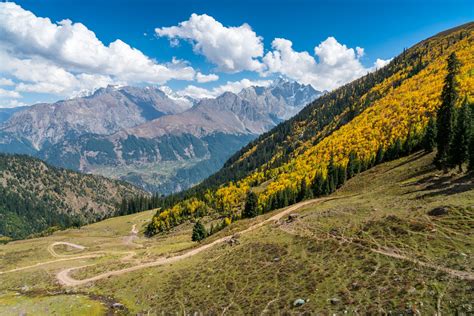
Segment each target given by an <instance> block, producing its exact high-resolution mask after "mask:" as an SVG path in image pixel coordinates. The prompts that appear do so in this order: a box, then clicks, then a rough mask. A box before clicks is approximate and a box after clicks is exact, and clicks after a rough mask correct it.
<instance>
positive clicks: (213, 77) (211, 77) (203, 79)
mask: <svg viewBox="0 0 474 316" xmlns="http://www.w3.org/2000/svg"><path fill="white" fill-rule="evenodd" d="M217 80H219V76H218V75H216V74H209V75H205V74H202V73H200V72H198V73H197V74H196V81H197V82H200V83H205V82H212V81H217Z"/></svg>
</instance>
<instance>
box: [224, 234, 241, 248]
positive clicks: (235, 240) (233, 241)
mask: <svg viewBox="0 0 474 316" xmlns="http://www.w3.org/2000/svg"><path fill="white" fill-rule="evenodd" d="M238 238H239V235H238V234H235V235H233V236H232V237H230V238H229V240H228V241H227V243H228V244H229V245H231V246H233V245H238V244H240V242H239V239H238Z"/></svg>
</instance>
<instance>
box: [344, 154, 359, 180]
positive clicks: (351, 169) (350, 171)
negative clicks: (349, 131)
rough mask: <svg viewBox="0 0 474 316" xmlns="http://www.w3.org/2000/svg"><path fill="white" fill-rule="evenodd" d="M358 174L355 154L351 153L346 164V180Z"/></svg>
mask: <svg viewBox="0 0 474 316" xmlns="http://www.w3.org/2000/svg"><path fill="white" fill-rule="evenodd" d="M358 172H359V166H358V161H357V156H356V153H355V152H353V151H351V152H350V153H349V161H348V163H347V179H350V178H352V177H353V176H354V175H355V174H356V173H358Z"/></svg>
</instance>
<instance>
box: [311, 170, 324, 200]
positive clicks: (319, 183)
mask: <svg viewBox="0 0 474 316" xmlns="http://www.w3.org/2000/svg"><path fill="white" fill-rule="evenodd" d="M323 185H324V179H323V176H322V175H321V174H319V173H316V175H315V176H314V180H313V183H312V185H311V189H312V190H313V196H315V197H318V196H321V195H323Z"/></svg>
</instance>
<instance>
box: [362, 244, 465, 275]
mask: <svg viewBox="0 0 474 316" xmlns="http://www.w3.org/2000/svg"><path fill="white" fill-rule="evenodd" d="M370 250H371V251H373V252H375V253H378V254H381V255H384V256H387V257H392V258H395V259H400V260H404V261H409V262H412V263H414V264H417V265H419V266H422V267H425V268H430V269H433V270H437V271H442V272H444V273H446V274H449V275H451V276H453V277H456V278H458V279H462V280H468V281H474V273H472V272H469V271H460V270H454V269H450V268H446V267H443V266H439V265H436V264H432V263H428V262H424V261H420V260H418V259H413V258H410V257H407V256H405V255H402V254H400V253H397V252H395V251H394V250H392V249H370Z"/></svg>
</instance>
